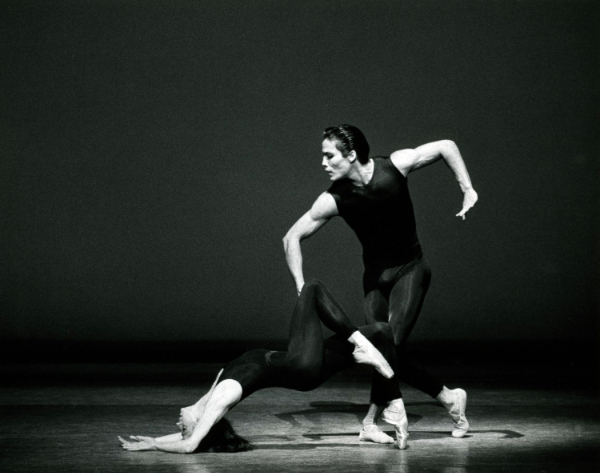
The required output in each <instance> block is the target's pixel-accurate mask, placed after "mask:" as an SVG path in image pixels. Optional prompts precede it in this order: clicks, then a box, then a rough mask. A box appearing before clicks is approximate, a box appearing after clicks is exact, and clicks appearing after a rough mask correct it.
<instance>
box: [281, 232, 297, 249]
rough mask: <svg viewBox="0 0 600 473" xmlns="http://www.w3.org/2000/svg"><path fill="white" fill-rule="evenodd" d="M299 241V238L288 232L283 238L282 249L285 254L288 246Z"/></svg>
mask: <svg viewBox="0 0 600 473" xmlns="http://www.w3.org/2000/svg"><path fill="white" fill-rule="evenodd" d="M299 241H300V238H298V236H296V235H295V234H293V233H291V232H288V233H287V234H286V235H285V236H284V237H283V249H284V250H285V251H286V252H287V251H288V249H289V247H290V245H292V244H293V243H297V242H299Z"/></svg>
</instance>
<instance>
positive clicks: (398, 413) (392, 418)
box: [381, 404, 408, 450]
mask: <svg viewBox="0 0 600 473" xmlns="http://www.w3.org/2000/svg"><path fill="white" fill-rule="evenodd" d="M381 418H382V419H383V420H384V421H386V422H387V423H388V424H391V425H393V426H394V428H395V429H396V441H397V442H398V448H399V449H400V450H404V449H405V448H406V443H407V441H408V419H407V418H406V411H405V410H404V404H402V405H401V410H396V407H395V406H394V407H392V406H389V407H386V408H385V409H384V411H383V414H382V416H381Z"/></svg>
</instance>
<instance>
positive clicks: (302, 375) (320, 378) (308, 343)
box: [273, 281, 401, 404]
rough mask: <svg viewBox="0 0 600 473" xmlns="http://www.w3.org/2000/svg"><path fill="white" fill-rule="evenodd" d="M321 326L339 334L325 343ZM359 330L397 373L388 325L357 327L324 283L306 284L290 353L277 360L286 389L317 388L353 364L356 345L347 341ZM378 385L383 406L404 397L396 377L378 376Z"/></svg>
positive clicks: (297, 309) (294, 322)
mask: <svg viewBox="0 0 600 473" xmlns="http://www.w3.org/2000/svg"><path fill="white" fill-rule="evenodd" d="M321 323H323V325H325V326H326V327H327V328H329V329H330V330H332V331H333V332H335V333H336V335H334V336H332V337H330V338H328V339H327V340H323V334H322V331H321ZM357 330H359V331H360V332H361V333H362V334H363V335H364V336H365V337H366V338H367V339H368V340H369V341H370V342H371V343H373V345H374V346H375V347H376V348H377V349H378V350H379V351H380V352H381V353H382V355H383V356H384V357H385V358H386V360H387V361H388V363H389V364H390V366H391V367H392V370H394V372H396V369H397V368H396V354H395V351H394V345H393V336H392V332H391V329H390V327H389V325H388V324H387V323H373V324H369V325H366V326H362V327H360V328H357V327H356V326H355V325H354V324H353V323H352V322H351V321H350V320H349V319H348V317H347V316H346V314H345V313H344V311H343V310H342V308H341V307H340V306H339V304H338V303H337V302H336V301H335V299H334V298H333V296H332V295H331V293H330V292H329V290H328V289H327V288H326V287H325V286H324V285H323V284H322V283H321V282H319V281H311V282H309V283H307V284H305V285H304V287H303V289H302V292H301V293H300V297H299V299H298V302H297V304H296V307H295V308H294V312H293V315H292V320H291V322H290V337H289V342H288V350H287V352H284V353H282V355H283V360H280V361H279V362H277V361H276V360H273V361H274V362H275V363H276V364H277V365H279V366H280V368H282V373H285V378H286V382H285V385H287V386H284V387H291V388H293V389H299V390H302V391H308V390H311V389H314V388H315V387H317V386H318V385H320V384H321V383H323V382H324V381H325V380H326V379H328V378H330V377H331V376H332V375H333V374H335V373H336V372H338V371H340V370H342V369H344V368H345V367H347V366H348V365H350V364H352V363H353V362H354V361H353V358H352V350H353V345H352V344H350V343H349V342H348V341H347V340H348V338H349V337H350V335H352V334H353V333H354V332H355V331H357ZM374 386H375V389H376V391H377V392H376V393H375V395H374V396H375V399H377V400H378V402H380V403H382V404H384V403H386V402H389V401H391V400H392V399H397V398H399V397H401V393H400V390H399V386H398V380H397V378H396V376H394V377H393V378H392V379H386V378H384V377H383V376H382V375H380V374H379V373H376V374H375V377H374Z"/></svg>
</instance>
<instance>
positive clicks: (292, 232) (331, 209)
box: [283, 192, 338, 294]
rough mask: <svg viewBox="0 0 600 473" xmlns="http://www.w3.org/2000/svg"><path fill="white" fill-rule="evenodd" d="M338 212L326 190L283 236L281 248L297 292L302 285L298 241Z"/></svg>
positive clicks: (300, 253)
mask: <svg viewBox="0 0 600 473" xmlns="http://www.w3.org/2000/svg"><path fill="white" fill-rule="evenodd" d="M337 214H338V211H337V205H336V203H335V199H334V198H333V196H332V195H331V194H329V193H328V192H324V193H323V194H321V195H320V196H319V197H318V198H317V200H316V201H315V203H314V204H313V206H312V207H311V209H310V210H309V211H308V212H306V213H305V214H304V215H303V216H302V217H300V218H299V219H298V221H297V222H296V223H295V224H294V225H292V228H290V229H289V230H288V232H287V234H286V235H285V237H284V238H283V248H284V249H285V259H286V261H287V265H288V268H289V270H290V273H292V277H293V278H294V282H295V284H296V290H297V291H298V294H300V291H301V290H302V287H303V286H304V274H303V272H302V249H301V247H300V242H301V241H302V240H304V239H305V238H308V237H309V236H311V235H314V234H315V232H316V231H317V230H319V228H321V227H322V226H323V225H325V224H326V223H327V222H328V221H329V219H330V218H331V217H334V216H336V215H337Z"/></svg>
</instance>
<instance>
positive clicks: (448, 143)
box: [441, 140, 458, 152]
mask: <svg viewBox="0 0 600 473" xmlns="http://www.w3.org/2000/svg"><path fill="white" fill-rule="evenodd" d="M441 145H442V146H443V147H444V148H445V149H446V150H448V151H450V152H453V151H458V146H457V145H456V143H455V142H454V141H453V140H442V141H441Z"/></svg>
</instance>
